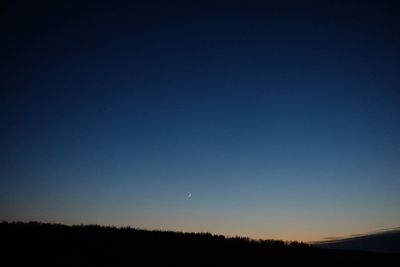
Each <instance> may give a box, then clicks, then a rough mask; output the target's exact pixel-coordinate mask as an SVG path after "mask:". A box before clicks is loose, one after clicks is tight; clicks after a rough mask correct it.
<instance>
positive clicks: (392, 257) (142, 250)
mask: <svg viewBox="0 0 400 267" xmlns="http://www.w3.org/2000/svg"><path fill="white" fill-rule="evenodd" d="M0 236H1V238H2V243H3V245H4V248H3V250H2V251H3V257H2V258H3V260H2V261H3V263H4V262H12V263H13V265H21V264H24V265H25V266H27V265H28V264H29V265H28V266H32V265H34V266H44V265H45V266H50V265H51V266H99V265H107V266H136V265H138V266H151V265H157V266H158V265H162V266H183V265H185V266H187V265H206V266H209V265H222V266H226V265H244V266H249V265H253V266H254V265H257V266H263V265H264V266H268V265H271V264H275V263H278V264H280V265H282V264H283V265H294V264H295V265H299V264H302V265H303V264H307V265H315V266H317V265H325V266H326V265H332V266H333V265H337V264H357V265H359V264H378V266H384V265H386V264H390V263H391V262H398V260H399V256H400V255H399V254H385V253H371V252H357V251H340V250H331V249H324V248H317V247H313V246H311V245H309V244H306V243H301V242H284V241H281V240H253V239H249V238H245V237H225V236H222V235H212V234H210V233H185V232H172V231H149V230H141V229H135V228H130V227H126V228H116V227H109V226H99V225H75V226H67V225H62V224H48V223H39V222H29V223H22V222H12V223H10V222H2V223H0Z"/></svg>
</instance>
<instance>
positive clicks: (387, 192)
mask: <svg viewBox="0 0 400 267" xmlns="http://www.w3.org/2000/svg"><path fill="white" fill-rule="evenodd" d="M56 2H57V3H56ZM96 2H97V3H96V4H94V3H89V2H85V1H65V2H64V1H48V2H46V1H26V2H25V1H9V2H4V1H2V4H1V8H0V10H1V11H0V68H1V71H0V88H1V89H0V91H1V93H0V123H1V124H0V125H1V126H0V127H1V131H0V220H7V221H17V220H21V221H30V220H37V221H44V222H57V223H66V224H81V223H84V224H87V223H90V224H101V225H115V226H128V225H129V226H133V227H139V228H145V229H164V230H174V231H175V230H176V231H195V232H200V231H207V232H212V233H218V234H225V235H230V236H235V235H243V236H249V237H253V238H279V239H285V240H287V239H289V240H295V239H297V240H303V241H310V240H318V239H321V238H324V237H329V236H345V235H348V234H356V233H363V232H369V231H373V230H377V229H383V228H388V227H396V226H399V225H400V140H399V137H400V104H399V102H400V6H399V4H396V2H397V1H313V2H307V1H258V2H251V1H243V2H242V3H238V2H234V1H213V2H214V3H212V2H210V3H206V2H205V1H198V2H197V1H182V2H173V1H161V2H157V1H129V3H128V1H126V2H120V1H96Z"/></svg>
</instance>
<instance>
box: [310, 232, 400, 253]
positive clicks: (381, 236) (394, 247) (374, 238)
mask: <svg viewBox="0 0 400 267" xmlns="http://www.w3.org/2000/svg"><path fill="white" fill-rule="evenodd" d="M314 245H315V246H318V247H322V248H329V249H344V250H359V251H372V252H387V253H400V229H399V228H397V229H392V230H387V231H382V232H378V233H372V234H367V235H360V236H353V237H349V238H342V239H334V240H328V241H324V242H315V243H314Z"/></svg>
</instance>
